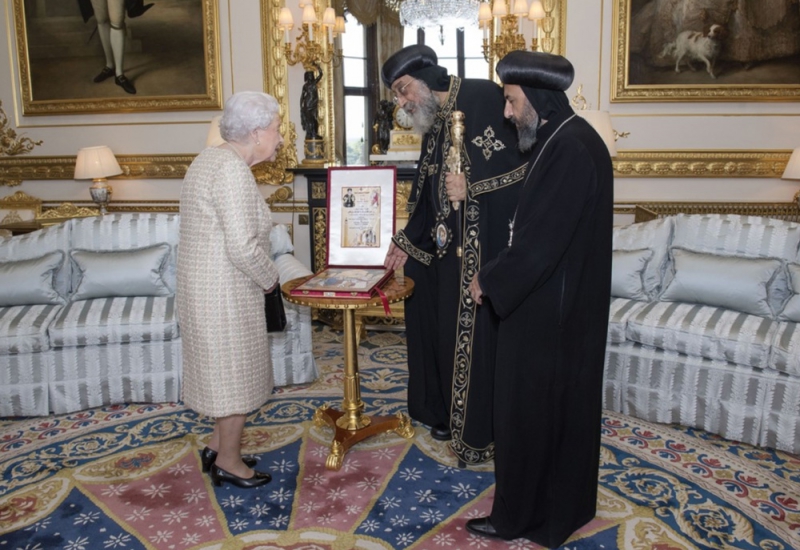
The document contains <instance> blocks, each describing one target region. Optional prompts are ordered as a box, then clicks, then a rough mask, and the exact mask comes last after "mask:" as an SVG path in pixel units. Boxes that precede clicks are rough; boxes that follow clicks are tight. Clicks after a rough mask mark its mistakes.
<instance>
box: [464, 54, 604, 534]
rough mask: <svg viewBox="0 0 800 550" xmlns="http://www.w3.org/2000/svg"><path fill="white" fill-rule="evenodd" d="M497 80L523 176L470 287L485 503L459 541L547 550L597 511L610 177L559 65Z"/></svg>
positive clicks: (522, 62)
mask: <svg viewBox="0 0 800 550" xmlns="http://www.w3.org/2000/svg"><path fill="white" fill-rule="evenodd" d="M497 74H498V75H499V76H500V80H501V81H502V82H503V84H504V93H505V98H506V104H505V105H506V106H505V115H506V116H508V117H510V118H511V119H512V121H513V122H514V123H515V125H516V126H517V131H518V134H519V145H520V147H521V148H522V149H523V150H529V151H530V153H529V154H530V157H529V162H530V165H529V168H528V173H527V174H526V176H525V180H524V182H523V184H522V186H521V188H520V195H519V206H518V208H517V210H516V213H515V215H514V216H513V222H512V226H511V229H510V232H509V233H510V234H509V236H508V247H507V248H506V249H505V250H503V251H502V252H501V253H500V254H499V255H498V256H497V258H495V259H494V260H492V261H490V262H487V263H486V264H485V265H484V266H483V267H482V268H481V270H480V272H479V273H478V276H477V277H476V278H475V279H474V280H473V282H472V283H471V284H470V294H471V296H472V298H473V299H475V300H476V301H477V302H478V303H480V304H481V305H480V306H478V309H479V310H480V309H483V308H491V309H493V310H494V311H495V312H496V313H497V315H498V316H499V317H500V328H499V332H498V339H497V362H496V371H495V387H494V436H495V476H496V486H495V495H494V503H493V506H492V513H491V515H490V516H488V517H484V518H476V519H472V520H469V521H468V522H467V529H468V530H469V531H471V532H473V533H478V534H480V535H485V536H494V537H499V538H503V539H515V538H519V537H523V538H527V539H530V540H532V541H533V542H535V543H537V544H540V545H543V546H546V547H548V548H553V547H557V546H561V544H562V543H563V542H564V541H565V540H566V539H567V538H568V537H569V536H570V535H571V534H572V533H573V532H574V531H575V530H577V529H579V528H580V527H581V526H583V525H585V524H586V523H588V522H589V521H591V519H592V518H593V517H594V516H595V511H596V505H597V477H598V468H599V457H600V428H601V425H600V422H601V404H602V388H603V362H604V358H605V345H606V334H607V329H608V310H609V303H610V299H611V298H610V294H611V292H610V288H611V237H612V217H613V207H614V205H613V200H614V199H613V184H614V181H613V171H612V167H611V159H610V157H609V153H608V149H607V148H606V146H605V145H604V143H603V140H602V138H601V137H600V136H599V135H598V134H597V132H595V130H594V129H593V128H592V127H591V126H590V125H589V124H588V123H587V122H586V120H584V119H583V118H581V117H579V116H577V115H576V114H575V112H574V111H573V110H572V108H571V107H570V104H569V101H568V100H567V96H566V95H565V94H564V90H566V89H567V88H568V87H569V85H570V84H571V83H572V79H573V76H574V70H573V67H572V64H571V63H570V62H569V61H568V60H566V59H565V58H563V57H561V56H556V55H552V54H546V53H541V52H523V51H515V52H511V53H509V54H508V55H507V56H506V57H504V58H503V59H502V60H501V61H500V62H499V63H498V64H497Z"/></svg>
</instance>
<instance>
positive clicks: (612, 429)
mask: <svg viewBox="0 0 800 550" xmlns="http://www.w3.org/2000/svg"><path fill="white" fill-rule="evenodd" d="M314 338H315V347H316V356H317V357H318V358H319V365H320V367H321V370H322V376H321V378H320V380H318V381H317V382H315V383H314V384H312V385H310V386H304V387H292V388H284V389H282V390H281V391H278V392H277V393H276V394H275V395H274V397H273V399H271V400H270V401H269V402H268V403H267V404H266V405H264V407H262V408H261V410H259V411H258V412H257V413H255V414H253V415H252V416H251V417H250V418H249V422H248V427H247V429H246V434H245V435H246V452H249V453H253V454H256V455H258V457H259V460H260V466H259V467H260V468H261V469H264V470H268V471H270V472H271V473H272V475H273V481H272V483H270V484H269V485H267V486H265V487H264V488H261V489H256V490H243V489H238V488H235V487H231V486H230V485H223V486H222V487H221V488H216V487H214V486H213V485H212V484H211V483H210V481H209V479H208V476H206V475H203V474H202V473H201V472H200V462H199V457H198V454H197V449H199V448H201V447H202V446H203V444H204V441H206V439H207V438H208V436H209V434H210V431H211V424H210V422H209V421H208V420H207V419H205V418H199V417H198V416H197V415H195V414H194V413H193V412H191V411H188V410H186V409H185V408H183V407H182V406H181V405H180V404H158V405H131V406H119V407H107V408H102V409H94V410H89V411H84V412H81V413H76V414H71V415H63V416H57V417H50V418H37V419H25V420H16V421H12V420H8V419H6V420H0V467H2V468H3V472H4V473H3V479H2V483H0V550H11V549H24V550H45V549H48V550H49V549H65V550H93V549H126V550H128V549H139V548H152V549H165V550H167V549H168V550H173V549H181V550H183V549H201V548H202V549H211V548H215V549H228V548H242V549H253V550H255V549H271V550H277V549H295V550H301V549H302V550H327V549H331V550H334V549H335V550H345V549H353V548H358V549H363V550H385V549H392V548H403V549H406V548H408V549H491V548H503V549H508V548H510V549H517V550H522V549H527V548H537V546H536V545H533V544H531V543H529V542H528V541H525V540H515V541H509V542H498V541H490V540H487V539H482V538H477V537H474V536H472V535H470V534H469V533H467V532H466V531H465V529H464V522H465V520H466V519H468V518H472V517H476V516H481V515H485V514H486V513H487V512H488V511H489V509H490V507H491V500H492V494H493V487H494V486H493V483H494V474H493V472H492V467H491V465H488V466H484V467H482V468H478V469H471V470H459V469H458V468H456V463H455V460H454V459H453V458H452V457H451V456H450V455H449V454H448V453H447V450H446V447H445V445H444V444H443V443H440V442H438V441H435V440H433V439H431V438H430V436H429V435H428V433H427V431H426V430H424V429H423V428H421V427H417V433H416V436H415V438H414V439H412V440H405V439H402V438H400V437H399V436H397V435H395V434H385V435H382V436H380V437H375V438H372V439H368V440H367V441H365V442H362V443H360V444H358V445H357V446H356V447H354V448H353V449H351V450H350V451H349V452H348V454H347V455H346V457H345V462H344V465H343V467H342V469H341V470H340V471H338V472H331V471H328V470H326V469H325V458H326V456H327V451H328V446H329V444H330V437H331V432H330V431H329V430H328V429H327V428H317V427H315V426H314V424H313V422H311V417H312V415H313V413H314V410H315V409H316V408H317V407H318V406H319V405H321V404H322V403H331V404H333V405H334V406H339V404H340V400H341V383H342V370H341V363H342V355H343V350H342V346H341V334H340V333H337V332H334V331H331V330H329V329H328V328H327V327H322V326H317V327H315V334H314ZM405 357H406V351H405V342H404V339H403V335H402V334H399V333H385V332H384V333H370V334H369V336H368V339H367V340H366V341H365V342H363V343H362V345H361V347H360V348H359V362H360V366H361V370H362V398H363V399H364V401H365V402H366V403H367V412H368V413H369V414H382V415H389V414H394V413H395V412H396V411H399V410H404V406H405V386H406V378H407V374H406V371H405ZM602 430H603V448H602V457H601V472H600V495H599V513H598V516H597V518H596V519H595V520H594V521H593V522H591V523H590V524H589V525H587V526H585V527H584V528H583V529H581V531H580V532H578V533H577V534H575V535H574V536H573V537H572V538H571V539H570V540H569V541H568V542H567V543H566V545H565V546H564V548H569V549H584V548H592V549H597V548H605V549H613V548H620V549H644V548H651V549H658V550H673V549H675V550H677V549H683V548H698V547H700V548H731V547H733V548H754V549H756V548H757V549H760V550H778V549H787V550H788V549H791V548H800V502H799V501H800V460H798V458H797V457H792V456H790V455H787V454H785V453H776V452H772V451H767V450H761V449H756V448H753V447H750V446H746V445H741V444H736V443H731V442H728V441H724V440H721V439H719V438H717V437H714V436H711V435H709V434H706V433H704V432H699V431H696V430H690V429H683V428H678V427H669V426H660V425H654V424H649V423H646V422H642V421H639V420H636V419H632V418H628V417H624V416H622V415H619V414H615V413H607V414H606V415H605V416H604V419H603V426H602ZM531 436H532V437H535V429H533V430H532V433H531Z"/></svg>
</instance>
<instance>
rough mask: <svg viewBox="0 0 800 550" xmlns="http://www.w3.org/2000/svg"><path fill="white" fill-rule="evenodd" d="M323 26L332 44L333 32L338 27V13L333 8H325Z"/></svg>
mask: <svg viewBox="0 0 800 550" xmlns="http://www.w3.org/2000/svg"><path fill="white" fill-rule="evenodd" d="M322 26H323V28H324V29H325V31H326V37H327V39H328V42H331V32H333V29H334V28H335V27H336V12H335V11H334V9H333V8H325V12H324V13H323V15H322Z"/></svg>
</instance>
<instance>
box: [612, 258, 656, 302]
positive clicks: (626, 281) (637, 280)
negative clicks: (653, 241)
mask: <svg viewBox="0 0 800 550" xmlns="http://www.w3.org/2000/svg"><path fill="white" fill-rule="evenodd" d="M652 257H653V251H652V250H650V249H649V248H643V249H639V250H614V251H613V253H612V262H611V295H612V296H616V297H618V298H628V299H630V300H647V293H646V292H645V290H644V270H645V268H646V267H647V263H648V262H649V261H650V259H651V258H652Z"/></svg>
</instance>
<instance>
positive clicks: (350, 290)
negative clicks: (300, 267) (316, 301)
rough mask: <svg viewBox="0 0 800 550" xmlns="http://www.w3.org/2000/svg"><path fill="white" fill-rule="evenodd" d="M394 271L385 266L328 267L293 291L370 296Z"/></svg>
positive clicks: (298, 292)
mask: <svg viewBox="0 0 800 550" xmlns="http://www.w3.org/2000/svg"><path fill="white" fill-rule="evenodd" d="M392 273H393V272H392V271H391V270H388V269H386V268H383V267H380V268H371V267H370V268H365V267H328V268H326V269H323V270H322V271H320V272H319V273H317V274H316V275H314V276H313V277H311V278H310V279H309V280H307V281H306V282H304V283H303V284H301V285H299V286H297V287H295V288H294V289H293V290H292V292H291V293H292V294H293V295H295V296H330V297H341V298H346V297H353V298H369V297H370V296H372V295H373V293H374V292H375V289H376V288H379V287H380V286H381V285H382V284H383V283H384V281H386V279H388V278H389V276H391V274H392Z"/></svg>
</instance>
